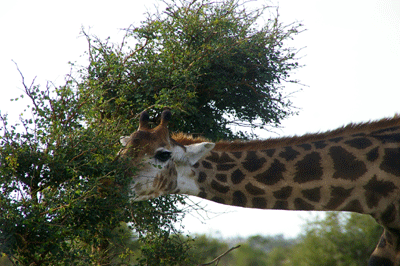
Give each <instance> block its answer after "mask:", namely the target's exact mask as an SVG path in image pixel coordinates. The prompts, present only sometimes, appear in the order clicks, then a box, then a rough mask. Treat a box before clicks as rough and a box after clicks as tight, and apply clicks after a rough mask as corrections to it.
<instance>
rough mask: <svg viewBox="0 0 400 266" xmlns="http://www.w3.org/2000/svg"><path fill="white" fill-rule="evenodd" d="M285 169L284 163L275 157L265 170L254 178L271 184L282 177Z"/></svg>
mask: <svg viewBox="0 0 400 266" xmlns="http://www.w3.org/2000/svg"><path fill="white" fill-rule="evenodd" d="M285 171H286V168H285V165H284V164H283V163H281V162H279V161H278V160H277V159H275V160H274V162H273V163H272V164H271V166H270V167H269V168H268V169H267V170H266V171H265V172H263V173H261V174H258V175H256V176H255V177H254V179H255V180H257V181H258V182H260V183H263V184H266V185H269V186H271V185H274V184H276V183H278V182H279V181H281V180H282V179H283V172H285Z"/></svg>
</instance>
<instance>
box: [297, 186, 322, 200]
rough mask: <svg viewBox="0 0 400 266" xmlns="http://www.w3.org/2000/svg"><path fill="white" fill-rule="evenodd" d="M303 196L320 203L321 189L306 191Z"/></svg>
mask: <svg viewBox="0 0 400 266" xmlns="http://www.w3.org/2000/svg"><path fill="white" fill-rule="evenodd" d="M301 194H302V195H303V196H304V198H306V199H308V200H309V201H313V202H319V201H320V200H321V187H317V188H312V189H304V190H302V191H301Z"/></svg>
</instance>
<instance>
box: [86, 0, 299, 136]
mask: <svg viewBox="0 0 400 266" xmlns="http://www.w3.org/2000/svg"><path fill="white" fill-rule="evenodd" d="M164 3H165V5H166V8H165V10H164V11H163V12H161V13H160V12H159V13H156V14H154V15H149V16H148V17H147V19H146V20H145V21H143V22H142V24H141V26H139V27H129V28H127V29H126V35H125V38H124V39H123V42H122V43H121V44H120V45H115V44H113V43H109V42H103V41H101V40H99V39H97V38H95V37H93V36H89V35H87V34H86V37H87V39H88V42H89V43H90V51H89V53H90V65H89V68H88V71H87V73H88V76H87V77H86V78H85V80H87V81H88V82H87V86H88V87H95V88H96V91H97V92H98V93H99V94H100V95H99V99H100V101H99V102H98V103H97V104H98V108H99V113H100V114H101V118H102V119H104V118H110V119H116V118H121V117H125V118H126V119H132V118H133V117H135V116H136V115H137V112H140V111H141V110H144V109H148V108H149V107H152V109H155V110H156V109H161V108H163V107H169V108H172V110H173V111H174V112H175V114H176V117H179V118H180V119H179V120H175V121H174V123H173V124H172V125H171V129H172V130H175V131H182V132H185V133H192V134H201V135H203V136H205V137H207V138H210V139H213V140H216V139H221V138H224V139H229V138H237V137H246V136H247V137H248V136H249V135H248V134H246V133H245V132H246V128H243V127H241V128H240V129H239V131H238V132H234V131H233V130H232V129H231V127H229V126H231V125H240V126H249V127H252V128H257V127H259V128H263V127H265V126H266V125H270V126H271V125H273V126H276V125H278V124H280V122H281V120H282V119H284V118H285V117H287V116H289V115H291V114H293V111H292V107H293V106H292V103H291V102H290V100H289V99H288V97H286V96H287V95H286V94H285V93H284V90H283V85H282V83H283V82H284V81H286V82H289V81H291V82H296V81H293V80H291V79H290V74H291V73H292V72H293V71H294V70H295V69H297V68H298V67H299V64H298V62H297V61H296V50H295V49H294V48H292V47H290V46H288V45H287V42H288V41H289V40H291V39H292V38H293V37H294V36H295V35H296V34H298V33H299V32H300V31H301V24H295V23H294V24H291V25H283V24H282V23H281V22H280V21H279V20H278V19H279V16H278V14H276V16H275V17H272V18H270V19H268V20H267V21H266V22H265V24H262V25H259V24H258V23H259V22H261V20H262V18H265V17H263V15H265V11H266V10H268V9H267V7H262V8H258V9H255V10H253V11H247V10H246V9H245V6H244V5H241V4H239V1H235V0H227V1H221V2H212V1H177V0H173V1H165V2H164ZM268 11H269V10H268ZM132 44H134V48H130V45H132Z"/></svg>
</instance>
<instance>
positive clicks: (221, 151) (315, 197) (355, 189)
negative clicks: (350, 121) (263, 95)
mask: <svg viewBox="0 0 400 266" xmlns="http://www.w3.org/2000/svg"><path fill="white" fill-rule="evenodd" d="M381 124H382V122H381ZM384 125H386V124H384ZM398 125H399V123H398V121H397V126H390V125H387V126H385V127H383V128H382V127H380V128H378V129H376V127H377V126H375V127H373V126H370V127H367V126H365V127H360V126H359V125H358V128H357V130H349V129H347V130H346V128H344V129H342V130H340V131H337V132H330V133H328V134H327V133H324V134H317V135H308V136H305V137H299V138H290V139H289V138H288V139H280V140H266V141H253V142H235V143H222V144H220V145H218V144H217V146H216V148H215V149H214V151H212V152H211V153H210V154H209V155H208V156H206V157H205V158H204V159H203V160H201V161H199V162H198V163H197V164H196V165H195V166H194V172H195V180H196V183H197V186H198V187H199V189H200V192H199V193H197V194H195V196H199V197H202V198H205V199H209V200H212V201H215V202H219V203H223V204H228V205H235V206H242V207H249V208H260V209H285V210H327V211H330V210H338V211H352V212H358V213H369V214H373V215H376V214H378V213H382V212H385V210H387V208H388V206H390V205H391V203H392V202H395V201H397V202H398V200H399V195H400V193H399V192H400V191H399V189H400V126H398ZM389 126H390V127H389ZM348 131H350V132H348Z"/></svg>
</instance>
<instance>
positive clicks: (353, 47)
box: [0, 0, 400, 237]
mask: <svg viewBox="0 0 400 266" xmlns="http://www.w3.org/2000/svg"><path fill="white" fill-rule="evenodd" d="M154 2H155V1H154V0H148V1H136V0H134V1H125V0H115V1H112V2H110V1H88V0H86V1H76V0H71V1H66V2H59V1H29V0H23V1H3V2H2V3H1V4H0V36H1V41H0V77H1V86H0V90H1V96H0V111H1V112H2V113H9V114H10V115H11V116H15V117H16V116H17V115H18V113H20V112H21V111H22V110H23V106H22V105H12V104H10V102H9V99H10V98H15V97H17V96H18V95H20V94H21V93H22V91H21V89H22V85H21V78H20V76H19V73H18V71H17V70H16V67H15V65H14V63H13V62H12V61H11V60H14V61H15V62H16V63H17V64H18V66H19V68H20V69H21V71H22V73H23V74H24V76H25V80H26V82H27V83H29V84H30V83H31V81H32V79H33V78H34V77H35V76H37V82H38V83H39V84H42V86H44V85H45V84H46V82H47V81H51V82H55V83H56V84H62V83H63V80H64V76H65V75H66V74H68V73H69V70H70V67H69V66H68V64H67V62H68V61H72V62H74V61H78V62H81V63H83V64H84V63H85V62H86V56H85V55H84V52H85V51H87V43H86V40H85V39H84V38H83V37H80V29H81V27H85V28H86V29H89V28H90V33H92V34H95V35H97V36H99V37H100V38H102V39H104V38H106V37H108V36H110V37H111V41H113V42H116V43H118V42H120V41H121V36H122V34H123V33H122V32H121V30H120V29H121V28H126V27H128V26H129V25H130V24H132V23H133V24H136V25H138V24H137V23H139V22H140V21H141V20H142V19H144V18H145V16H144V15H143V13H144V12H146V8H148V9H149V10H154V9H153V5H152V3H154ZM144 3H145V4H144ZM259 3H262V2H259ZM275 3H276V2H275ZM253 4H254V3H253ZM279 13H280V16H281V19H282V21H283V22H284V23H291V22H294V21H300V22H302V23H303V24H304V28H305V29H307V30H306V31H305V32H303V33H301V34H300V35H299V36H297V37H296V38H295V40H294V41H293V42H292V43H290V44H291V45H292V46H293V47H296V48H302V47H304V49H302V50H301V52H300V53H299V56H300V57H301V59H300V61H299V62H300V64H303V65H304V67H303V68H302V69H299V70H298V71H297V72H296V73H295V75H293V76H292V77H294V78H297V79H299V80H300V81H301V83H302V84H305V85H306V86H304V87H302V90H301V91H299V92H297V93H295V94H294V95H293V96H292V98H291V100H292V101H293V103H294V105H295V106H296V107H298V108H299V115H298V116H295V117H291V118H289V119H287V120H286V121H284V122H283V124H282V126H283V129H281V130H278V131H277V133H279V136H284V135H295V134H297V135H301V134H304V133H307V132H317V131H325V130H330V129H335V128H337V127H339V126H342V125H344V124H348V123H350V122H361V121H368V120H371V119H372V120H375V119H380V118H383V117H390V116H393V115H394V114H395V113H396V112H398V113H400V79H399V75H400V64H399V62H400V1H397V0H385V1H384V0H382V1H372V0H358V1H356V0H352V1H348V0H335V1H327V0H325V1H320V0H313V1H312V0H303V1H298V0H281V1H280V3H279ZM266 18H268V17H266ZM299 88H300V87H291V86H290V90H297V89H299ZM276 136H278V135H276V134H275V135H274V134H270V133H260V137H262V138H267V137H276ZM201 204H203V205H205V204H207V209H209V210H211V211H212V212H214V213H217V214H213V213H211V212H210V213H209V214H208V216H209V217H213V218H212V219H208V220H206V221H204V220H203V221H202V220H201V219H198V217H199V216H200V215H196V216H197V218H193V217H192V215H188V217H187V218H185V220H184V222H183V225H184V226H185V228H186V230H188V231H189V232H191V233H196V232H200V233H210V234H211V235H215V233H216V232H219V234H221V235H222V236H225V237H230V236H236V235H241V236H248V235H253V234H264V235H268V234H272V235H274V234H281V233H282V234H285V235H286V236H295V235H296V234H298V233H299V232H300V227H299V225H300V224H302V223H303V221H302V219H303V217H309V215H310V214H309V213H305V212H301V213H300V212H289V211H270V210H269V211H263V210H249V209H246V210H245V209H242V208H234V207H226V206H222V205H218V204H213V203H210V202H205V201H202V203H201ZM220 212H228V213H225V214H221V213H220ZM201 215H202V216H204V215H205V214H204V213H203V214H201ZM214 216H217V217H214Z"/></svg>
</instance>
